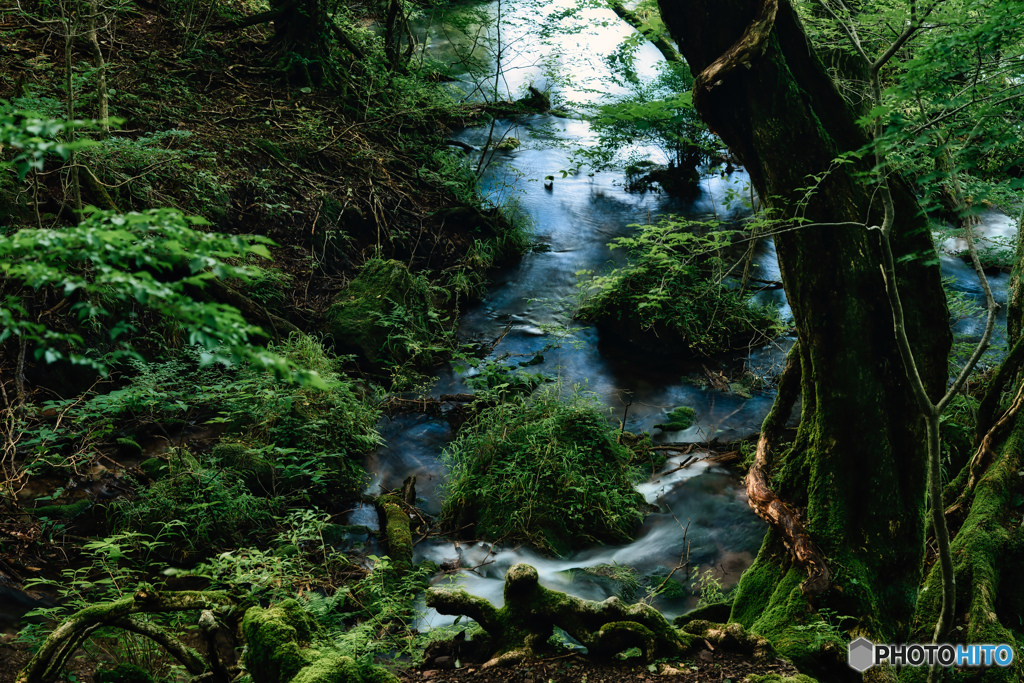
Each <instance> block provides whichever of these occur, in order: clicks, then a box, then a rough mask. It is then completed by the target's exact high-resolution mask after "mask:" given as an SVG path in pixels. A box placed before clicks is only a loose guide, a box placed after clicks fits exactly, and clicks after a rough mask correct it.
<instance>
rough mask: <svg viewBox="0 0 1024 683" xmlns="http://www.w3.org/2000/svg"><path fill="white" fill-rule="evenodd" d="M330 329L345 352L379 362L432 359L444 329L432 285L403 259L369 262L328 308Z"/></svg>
mask: <svg viewBox="0 0 1024 683" xmlns="http://www.w3.org/2000/svg"><path fill="white" fill-rule="evenodd" d="M326 323H327V329H328V332H329V333H330V335H331V336H332V337H333V338H334V341H335V344H336V346H337V349H338V350H339V351H340V352H345V353H349V352H352V351H355V352H357V353H359V354H360V355H362V356H363V357H365V358H367V359H368V360H370V361H372V362H374V363H382V364H388V363H391V364H401V363H406V362H409V361H412V360H416V361H418V362H424V361H429V360H430V359H431V358H432V357H433V355H434V353H435V352H436V351H437V349H436V348H435V344H434V340H435V338H436V337H437V336H438V335H439V334H440V333H441V331H442V330H441V326H440V324H439V322H438V319H437V314H436V312H435V311H434V306H433V301H432V298H431V294H430V286H429V284H428V283H427V281H426V279H425V278H422V277H419V276H416V275H413V274H412V273H410V272H409V269H408V268H406V267H405V265H403V264H401V263H399V262H398V261H385V260H383V259H379V258H373V259H370V260H369V261H367V262H366V263H365V264H364V265H363V267H362V269H361V270H360V271H359V275H358V276H356V278H355V279H354V280H352V282H351V284H350V285H349V286H348V288H347V289H346V290H345V291H344V292H342V293H341V294H339V295H338V297H337V298H336V299H335V302H334V303H333V304H332V305H331V307H330V308H329V309H328V310H327V320H326Z"/></svg>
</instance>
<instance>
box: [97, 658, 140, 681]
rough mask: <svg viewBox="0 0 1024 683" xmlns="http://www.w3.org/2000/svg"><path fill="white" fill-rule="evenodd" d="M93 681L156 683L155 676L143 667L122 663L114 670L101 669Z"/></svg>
mask: <svg viewBox="0 0 1024 683" xmlns="http://www.w3.org/2000/svg"><path fill="white" fill-rule="evenodd" d="M93 680H94V681H96V683H155V681H154V679H153V674H151V673H149V672H148V671H146V670H145V669H143V668H142V667H141V666H136V665H135V664H128V663H126V662H125V663H121V664H118V665H117V666H115V667H114V668H113V669H100V670H99V671H97V672H96V674H95V676H94V677H93Z"/></svg>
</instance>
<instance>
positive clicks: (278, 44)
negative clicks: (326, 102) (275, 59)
mask: <svg viewBox="0 0 1024 683" xmlns="http://www.w3.org/2000/svg"><path fill="white" fill-rule="evenodd" d="M270 6H271V10H272V11H274V12H278V13H279V14H278V16H277V17H276V18H275V19H274V37H273V39H272V41H271V45H272V46H273V48H274V50H275V51H276V52H277V53H278V54H279V55H280V58H281V64H282V66H283V67H284V68H285V70H286V71H287V72H288V75H289V78H291V79H292V80H293V81H294V82H296V83H300V84H303V85H320V84H321V83H324V82H325V81H328V82H329V81H330V80H331V67H330V65H329V64H328V61H329V59H330V54H331V50H330V34H331V28H330V23H329V22H330V21H331V19H330V18H329V17H328V16H327V5H326V4H325V3H324V2H323V0H271V3H270Z"/></svg>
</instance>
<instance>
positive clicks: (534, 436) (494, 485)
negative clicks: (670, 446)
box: [440, 387, 644, 553]
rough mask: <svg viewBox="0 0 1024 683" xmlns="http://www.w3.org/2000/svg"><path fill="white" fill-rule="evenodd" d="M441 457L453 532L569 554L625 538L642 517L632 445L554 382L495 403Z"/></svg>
mask: <svg viewBox="0 0 1024 683" xmlns="http://www.w3.org/2000/svg"><path fill="white" fill-rule="evenodd" d="M444 457H445V459H446V461H447V463H448V465H449V466H450V468H451V474H450V476H449V480H448V482H447V484H446V485H445V494H446V495H445V500H444V504H443V506H442V509H441V520H440V521H441V526H442V528H444V529H446V530H447V531H448V532H449V533H460V534H466V535H470V536H472V537H474V538H487V539H490V540H502V541H506V542H513V543H515V542H523V543H529V544H530V545H533V546H535V547H537V548H539V549H541V550H545V551H549V552H554V553H565V552H567V551H569V550H571V549H573V548H577V547H580V546H584V545H587V544H591V543H617V542H624V541H627V540H629V539H630V537H631V536H632V532H633V528H634V525H635V524H636V523H637V522H638V521H639V520H640V519H641V518H642V516H643V513H642V512H641V510H642V509H643V506H644V500H643V497H642V496H641V495H640V494H639V493H637V492H636V491H635V490H634V488H633V484H634V482H635V480H636V478H637V469H636V468H635V467H633V466H632V464H631V459H632V453H631V451H630V450H629V449H628V448H627V447H626V446H623V445H620V444H618V443H616V440H615V430H614V429H613V428H612V427H611V426H610V425H609V424H608V421H607V420H606V419H605V417H604V416H603V415H602V413H601V410H600V409H599V408H598V406H597V404H596V403H595V402H594V401H593V400H592V399H591V398H589V397H587V396H585V395H583V394H581V393H580V392H579V391H575V392H574V393H573V395H572V396H571V397H570V398H569V399H568V400H566V401H563V400H562V399H561V397H560V396H559V393H558V391H557V388H554V387H553V388H552V389H551V390H544V391H541V392H540V393H538V394H537V395H536V396H533V397H531V398H525V399H523V398H520V399H515V400H512V401H509V402H507V403H502V404H499V405H497V406H495V407H492V408H489V409H487V410H485V411H483V412H482V413H481V414H480V416H479V418H478V419H477V420H476V421H475V422H474V423H471V424H469V425H467V426H465V427H463V430H462V432H461V433H460V434H459V437H458V438H457V439H456V440H455V441H454V442H453V443H452V444H451V446H449V448H448V450H447V451H446V453H445V456H444Z"/></svg>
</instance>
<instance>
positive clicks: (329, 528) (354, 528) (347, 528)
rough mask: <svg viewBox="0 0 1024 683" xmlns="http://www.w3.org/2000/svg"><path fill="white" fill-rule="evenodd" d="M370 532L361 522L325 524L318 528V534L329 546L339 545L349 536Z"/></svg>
mask: <svg viewBox="0 0 1024 683" xmlns="http://www.w3.org/2000/svg"><path fill="white" fill-rule="evenodd" d="M371 533H372V532H371V531H370V529H369V528H368V527H365V526H363V525H362V524H327V525H325V526H324V528H323V529H321V530H320V536H321V537H322V538H323V539H324V543H326V544H327V545H330V546H335V547H337V546H340V545H341V544H343V543H344V542H345V541H346V540H348V538H349V537H351V536H357V537H365V536H369V535H370V534H371Z"/></svg>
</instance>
